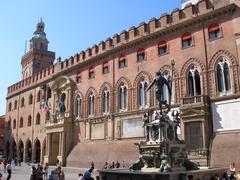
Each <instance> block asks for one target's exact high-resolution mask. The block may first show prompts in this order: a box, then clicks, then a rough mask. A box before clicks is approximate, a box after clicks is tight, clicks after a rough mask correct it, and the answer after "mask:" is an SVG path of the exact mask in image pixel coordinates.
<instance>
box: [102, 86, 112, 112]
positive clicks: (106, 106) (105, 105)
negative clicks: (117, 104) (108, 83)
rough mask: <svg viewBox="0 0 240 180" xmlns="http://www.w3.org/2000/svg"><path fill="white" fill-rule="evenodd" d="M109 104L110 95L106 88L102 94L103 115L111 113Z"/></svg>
mask: <svg viewBox="0 0 240 180" xmlns="http://www.w3.org/2000/svg"><path fill="white" fill-rule="evenodd" d="M109 102H110V95H109V90H108V89H107V88H104V90H103V92H102V112H103V114H107V113H109Z"/></svg>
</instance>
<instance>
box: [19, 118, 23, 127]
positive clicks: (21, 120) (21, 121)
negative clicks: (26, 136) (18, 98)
mask: <svg viewBox="0 0 240 180" xmlns="http://www.w3.org/2000/svg"><path fill="white" fill-rule="evenodd" d="M19 127H20V128H22V127H23V118H22V117H21V118H20V123H19Z"/></svg>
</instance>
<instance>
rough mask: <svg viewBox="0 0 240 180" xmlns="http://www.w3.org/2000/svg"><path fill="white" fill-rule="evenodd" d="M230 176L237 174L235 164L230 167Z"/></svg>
mask: <svg viewBox="0 0 240 180" xmlns="http://www.w3.org/2000/svg"><path fill="white" fill-rule="evenodd" d="M229 170H230V174H235V173H236V168H235V163H234V162H232V163H231V164H230V167H229Z"/></svg>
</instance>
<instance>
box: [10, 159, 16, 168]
mask: <svg viewBox="0 0 240 180" xmlns="http://www.w3.org/2000/svg"><path fill="white" fill-rule="evenodd" d="M11 166H12V168H13V170H15V161H14V159H12V161H11Z"/></svg>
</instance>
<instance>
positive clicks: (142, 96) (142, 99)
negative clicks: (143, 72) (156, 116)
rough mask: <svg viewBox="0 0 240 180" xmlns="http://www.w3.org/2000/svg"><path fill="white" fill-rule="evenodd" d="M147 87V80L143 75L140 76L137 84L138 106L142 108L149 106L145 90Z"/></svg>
mask: <svg viewBox="0 0 240 180" xmlns="http://www.w3.org/2000/svg"><path fill="white" fill-rule="evenodd" d="M147 87H148V82H147V81H146V79H145V78H144V77H142V78H141V80H140V82H139V84H138V106H139V108H144V107H148V106H149V92H145V91H146V89H147Z"/></svg>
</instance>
